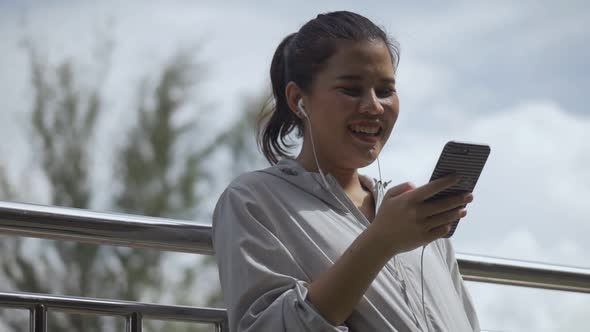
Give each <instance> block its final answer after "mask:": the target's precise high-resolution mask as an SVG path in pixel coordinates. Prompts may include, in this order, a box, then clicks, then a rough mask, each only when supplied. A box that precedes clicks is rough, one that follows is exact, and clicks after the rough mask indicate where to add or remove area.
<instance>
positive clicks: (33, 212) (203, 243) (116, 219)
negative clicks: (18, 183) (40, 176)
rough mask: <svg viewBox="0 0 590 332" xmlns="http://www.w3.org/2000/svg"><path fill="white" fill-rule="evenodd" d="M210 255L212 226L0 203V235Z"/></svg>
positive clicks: (34, 205) (163, 219) (33, 205)
mask: <svg viewBox="0 0 590 332" xmlns="http://www.w3.org/2000/svg"><path fill="white" fill-rule="evenodd" d="M2 233H4V234H12V235H18V236H28V237H37V238H44V239H52V240H70V241H78V242H84V243H95V244H108V245H114V246H123V247H133V248H144V249H158V250H165V251H176V252H187V253H194V254H204V255H213V248H212V247H213V246H212V242H211V226H210V225H205V224H200V223H196V222H190V221H178V220H173V219H165V218H156V217H145V216H137V215H129V214H119V213H110V212H96V211H90V210H83V209H73V208H64V207H56V206H46V205H36V204H23V203H13V202H3V201H0V234H2Z"/></svg>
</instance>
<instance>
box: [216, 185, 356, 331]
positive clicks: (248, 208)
mask: <svg viewBox="0 0 590 332" xmlns="http://www.w3.org/2000/svg"><path fill="white" fill-rule="evenodd" d="M253 196H254V195H253V193H252V192H251V191H250V190H248V189H247V188H243V187H241V188H240V187H230V188H228V189H226V191H225V192H224V193H223V194H222V195H221V197H220V199H219V201H218V202H217V205H216V207H215V210H214V213H213V247H214V250H215V257H216V260H217V265H218V269H219V278H220V282H221V288H222V292H223V299H224V303H225V305H226V307H227V312H228V320H229V326H230V331H232V332H254V331H256V332H265V331H269V332H270V331H272V332H282V331H284V332H295V331H297V332H300V331H310V332H314V331H329V332H332V331H334V332H347V331H348V328H347V327H346V326H334V325H332V324H331V323H330V322H328V321H327V320H326V319H325V318H323V316H322V315H321V314H320V313H319V312H318V311H317V310H316V309H315V308H314V307H313V306H312V304H311V303H310V302H308V301H306V297H307V285H308V284H307V282H306V281H304V280H305V279H306V278H305V273H304V271H303V270H302V269H301V267H300V266H299V264H297V262H296V261H295V259H294V258H293V256H292V255H291V253H290V252H289V250H287V248H286V247H285V246H284V245H283V244H282V243H281V241H280V240H279V239H278V238H277V237H276V236H275V235H274V234H273V233H272V232H271V230H270V229H269V225H270V223H269V222H268V219H269V216H268V213H265V212H264V209H263V208H262V207H261V204H260V202H256V200H255V199H254V197H253ZM277 222H288V220H282V221H277Z"/></svg>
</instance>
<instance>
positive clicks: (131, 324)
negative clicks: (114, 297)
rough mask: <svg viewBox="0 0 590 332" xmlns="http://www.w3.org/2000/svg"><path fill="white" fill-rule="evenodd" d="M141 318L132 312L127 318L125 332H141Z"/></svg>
mask: <svg viewBox="0 0 590 332" xmlns="http://www.w3.org/2000/svg"><path fill="white" fill-rule="evenodd" d="M142 321H143V317H142V315H141V313H139V312H134V313H132V314H131V315H130V316H127V332H141V331H142V328H143V327H142V325H143V323H142Z"/></svg>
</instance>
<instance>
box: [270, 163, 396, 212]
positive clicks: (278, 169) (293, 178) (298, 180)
mask: <svg viewBox="0 0 590 332" xmlns="http://www.w3.org/2000/svg"><path fill="white" fill-rule="evenodd" d="M261 172H264V173H268V174H271V175H274V176H277V177H279V178H281V179H283V180H285V181H287V182H289V183H291V184H292V185H294V186H296V187H298V188H300V189H301V190H303V191H305V192H308V193H309V194H311V195H314V196H316V197H317V198H319V199H321V200H322V201H324V202H325V203H327V204H328V205H330V207H331V208H333V209H334V210H336V211H338V212H340V213H348V210H347V209H345V208H344V207H343V206H342V204H341V203H340V202H339V201H338V200H337V199H336V198H335V197H334V195H336V196H337V197H338V199H339V200H340V201H341V202H342V203H344V204H346V205H347V207H348V209H350V211H351V212H353V213H355V214H356V213H360V212H359V211H358V209H357V208H356V207H355V206H354V205H353V204H352V202H351V201H350V199H349V198H348V196H346V193H345V192H344V190H343V189H342V187H341V186H340V184H339V183H338V181H336V178H334V176H332V174H329V173H325V174H324V175H325V176H326V181H327V182H328V184H329V185H330V189H331V190H332V192H333V193H334V195H332V194H331V193H330V192H329V191H328V188H325V184H324V182H323V180H322V177H321V174H320V173H317V172H310V171H308V170H306V169H305V168H303V166H301V164H299V162H297V161H296V160H294V159H291V158H285V159H281V160H280V161H279V162H278V163H277V164H276V165H274V166H271V167H268V168H266V169H263V170H261ZM359 179H360V181H361V182H362V184H363V185H364V186H365V187H366V188H369V190H371V193H372V194H373V199H374V200H375V204H376V207H377V209H379V206H380V205H381V201H382V200H383V196H384V191H385V188H386V187H387V185H388V184H389V183H390V182H391V181H388V182H381V181H379V180H377V179H374V178H370V177H368V176H365V175H362V174H359Z"/></svg>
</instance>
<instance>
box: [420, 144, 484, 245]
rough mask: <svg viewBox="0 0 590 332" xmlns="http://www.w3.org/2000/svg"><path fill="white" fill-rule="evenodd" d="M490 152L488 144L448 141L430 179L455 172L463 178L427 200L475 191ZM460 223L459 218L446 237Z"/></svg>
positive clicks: (453, 231)
mask: <svg viewBox="0 0 590 332" xmlns="http://www.w3.org/2000/svg"><path fill="white" fill-rule="evenodd" d="M489 154H490V147H489V146H488V145H484V144H475V143H466V142H457V141H450V142H447V144H445V147H444V148H443V151H442V153H441V155H440V157H439V159H438V162H437V163H436V167H435V168H434V171H433V172H432V176H431V178H430V181H433V180H436V179H438V178H441V177H444V176H446V175H449V174H453V173H456V174H458V175H460V176H461V180H460V181H459V182H458V183H457V184H456V185H454V186H453V187H451V188H448V189H446V190H443V191H441V192H439V193H438V194H436V195H434V196H432V197H430V198H429V199H427V200H426V201H427V202H431V201H435V200H438V199H441V198H444V197H447V196H451V195H456V194H459V193H465V192H473V189H474V188H475V185H476V184H477V180H478V179H479V176H480V174H481V171H482V170H483V167H484V165H485V163H486V161H487V159H488V156H489ZM458 225H459V219H457V220H455V221H454V222H453V226H452V227H451V230H450V231H449V233H447V235H445V236H444V237H445V238H449V237H451V236H452V235H453V234H454V233H455V230H456V229H457V226H458Z"/></svg>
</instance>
